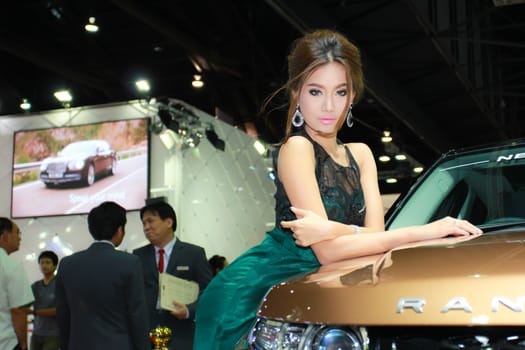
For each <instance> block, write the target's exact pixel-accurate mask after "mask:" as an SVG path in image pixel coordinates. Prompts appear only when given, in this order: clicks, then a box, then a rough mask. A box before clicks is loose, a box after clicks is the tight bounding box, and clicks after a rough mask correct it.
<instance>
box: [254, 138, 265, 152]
mask: <svg viewBox="0 0 525 350" xmlns="http://www.w3.org/2000/svg"><path fill="white" fill-rule="evenodd" d="M253 147H254V148H255V149H256V150H257V153H259V154H260V155H263V154H264V153H266V146H265V145H264V144H263V143H262V142H261V141H259V140H256V141H255V142H254V143H253Z"/></svg>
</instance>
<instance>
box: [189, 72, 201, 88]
mask: <svg viewBox="0 0 525 350" xmlns="http://www.w3.org/2000/svg"><path fill="white" fill-rule="evenodd" d="M191 86H193V87H194V88H196V89H200V88H201V87H203V86H204V81H202V75H200V74H195V75H194V76H193V81H192V82H191Z"/></svg>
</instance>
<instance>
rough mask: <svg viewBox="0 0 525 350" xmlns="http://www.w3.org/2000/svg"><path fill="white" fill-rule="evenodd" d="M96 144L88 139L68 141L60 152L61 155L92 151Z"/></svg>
mask: <svg viewBox="0 0 525 350" xmlns="http://www.w3.org/2000/svg"><path fill="white" fill-rule="evenodd" d="M96 147H97V144H96V143H94V142H89V141H82V142H74V143H70V144H69V145H67V146H66V147H64V149H63V150H62V151H61V152H60V155H61V156H74V155H77V154H79V153H93V152H94V151H95V150H96Z"/></svg>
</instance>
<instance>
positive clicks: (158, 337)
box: [149, 326, 171, 350]
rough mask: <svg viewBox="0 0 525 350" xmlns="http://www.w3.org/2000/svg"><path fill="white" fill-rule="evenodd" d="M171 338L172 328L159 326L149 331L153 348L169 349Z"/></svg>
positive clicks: (159, 349)
mask: <svg viewBox="0 0 525 350" xmlns="http://www.w3.org/2000/svg"><path fill="white" fill-rule="evenodd" d="M170 339H171V329H169V328H168V327H162V326H157V327H155V328H153V329H152V330H151V331H150V332H149V340H150V341H151V343H152V344H153V350H169V349H168V343H169V342H170Z"/></svg>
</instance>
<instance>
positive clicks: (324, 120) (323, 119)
mask: <svg viewBox="0 0 525 350" xmlns="http://www.w3.org/2000/svg"><path fill="white" fill-rule="evenodd" d="M319 121H320V122H321V124H333V123H334V122H335V121H336V119H335V118H333V117H321V118H319Z"/></svg>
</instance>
